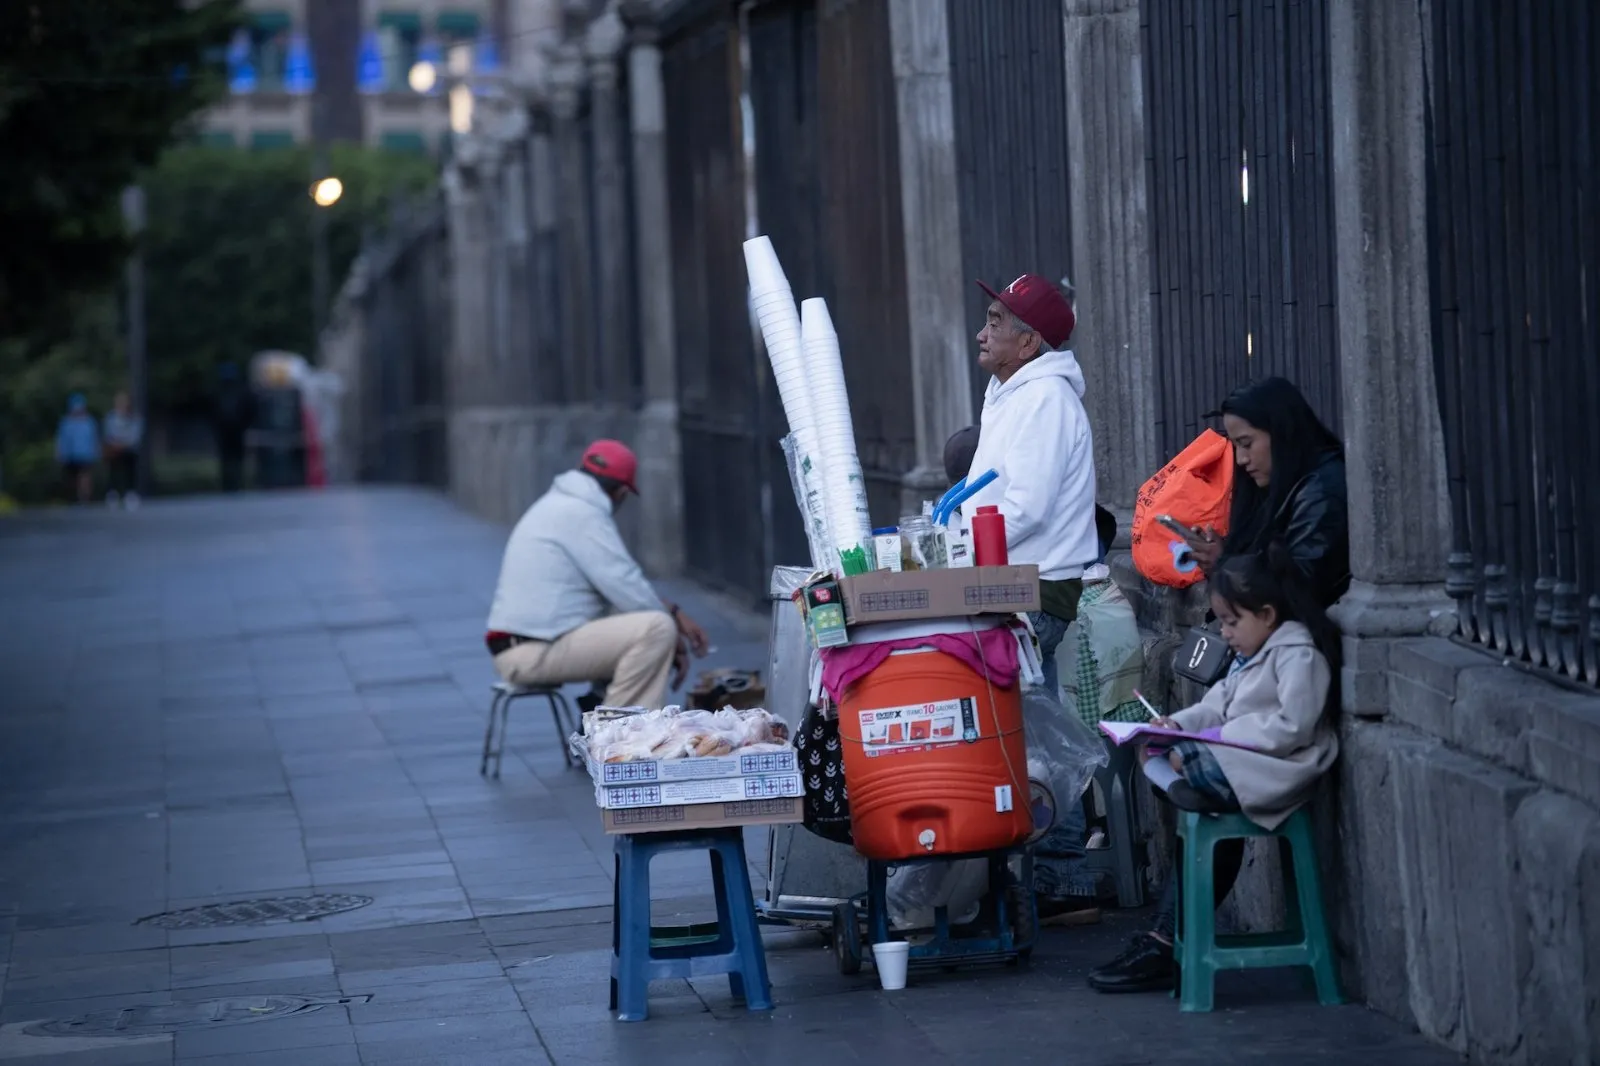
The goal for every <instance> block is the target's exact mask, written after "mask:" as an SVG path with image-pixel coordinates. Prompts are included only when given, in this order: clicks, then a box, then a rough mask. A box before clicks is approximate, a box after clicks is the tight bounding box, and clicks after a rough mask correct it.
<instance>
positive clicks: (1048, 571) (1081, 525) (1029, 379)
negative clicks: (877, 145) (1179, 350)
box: [962, 274, 1100, 686]
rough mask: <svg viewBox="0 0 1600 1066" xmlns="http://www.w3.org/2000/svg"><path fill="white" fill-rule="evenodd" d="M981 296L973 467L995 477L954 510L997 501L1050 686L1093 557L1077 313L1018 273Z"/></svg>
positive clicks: (970, 510) (1062, 296)
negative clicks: (981, 381)
mask: <svg viewBox="0 0 1600 1066" xmlns="http://www.w3.org/2000/svg"><path fill="white" fill-rule="evenodd" d="M978 285H979V287H981V288H982V289H983V291H984V292H986V293H988V294H989V297H990V300H991V302H990V304H989V312H988V321H987V322H986V323H985V324H984V327H983V330H982V331H981V332H979V334H978V365H979V366H981V367H983V369H985V370H987V371H988V372H989V373H990V374H993V375H994V377H993V379H992V380H991V381H990V382H989V388H988V389H987V391H985V393H984V397H983V417H982V419H981V420H980V422H979V434H978V448H977V451H976V452H975V453H974V454H973V457H972V471H973V473H975V474H981V473H982V472H983V471H985V470H989V469H993V470H994V471H995V472H996V473H997V474H998V475H999V476H998V477H997V478H996V479H995V480H994V481H993V482H991V483H990V484H989V486H988V487H987V488H985V489H984V490H983V491H982V492H979V493H978V494H977V495H976V496H973V497H972V498H971V499H970V500H968V501H967V502H966V504H965V505H964V506H963V508H962V513H963V516H964V517H965V518H966V520H967V521H968V522H970V520H971V516H972V515H974V514H976V513H977V509H978V508H979V507H984V506H990V505H998V506H999V508H1000V513H1001V514H1002V515H1004V516H1005V520H1006V549H1007V552H1008V554H1009V555H1010V558H1011V561H1012V562H1013V563H1033V564H1035V565H1037V566H1038V567H1039V582H1040V604H1041V606H1042V607H1043V610H1041V611H1039V612H1036V613H1035V614H1034V615H1033V616H1032V619H1031V620H1032V622H1033V624H1034V629H1035V631H1036V632H1037V633H1038V636H1039V644H1040V646H1041V648H1042V649H1043V651H1044V654H1045V656H1046V663H1045V669H1046V675H1047V678H1046V684H1047V685H1051V686H1053V685H1054V684H1055V683H1056V682H1057V681H1058V678H1057V668H1056V663H1055V655H1054V651H1055V646H1056V645H1057V644H1059V643H1060V642H1061V638H1062V636H1063V635H1065V633H1066V631H1067V626H1068V625H1070V624H1071V623H1072V620H1073V619H1074V618H1075V617H1076V616H1077V608H1078V597H1079V595H1080V594H1081V593H1082V591H1083V569H1084V567H1086V566H1088V565H1090V564H1091V563H1093V562H1094V561H1095V560H1096V559H1098V558H1099V557H1100V545H1099V537H1098V533H1097V532H1096V529H1095V520H1094V491H1095V476H1094V439H1093V437H1092V436H1091V434H1090V431H1089V415H1088V412H1086V411H1085V410H1084V407H1083V388H1084V386H1083V371H1082V370H1081V369H1080V368H1079V366H1078V360H1077V359H1076V358H1074V357H1073V354H1072V353H1071V352H1070V351H1067V350H1066V345H1067V341H1068V339H1070V338H1071V336H1072V330H1073V327H1074V326H1075V325H1076V324H1077V317H1076V316H1075V315H1074V314H1073V311H1072V303H1071V301H1070V300H1069V298H1068V297H1067V295H1066V293H1064V292H1063V291H1062V290H1061V289H1060V288H1059V287H1058V286H1057V285H1056V284H1055V283H1054V282H1051V281H1047V280H1046V279H1044V278H1042V277H1040V276H1039V275H1037V274H1024V275H1022V277H1020V278H1018V279H1017V280H1016V281H1013V282H1012V283H1011V284H1010V285H1007V286H1006V287H1005V288H1004V289H1002V290H1000V291H998V292H997V291H995V290H994V289H991V288H989V286H987V285H985V284H983V282H981V281H980V282H979V283H978Z"/></svg>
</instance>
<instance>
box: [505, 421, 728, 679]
mask: <svg viewBox="0 0 1600 1066" xmlns="http://www.w3.org/2000/svg"><path fill="white" fill-rule="evenodd" d="M638 469H639V461H638V458H637V457H636V456H635V455H634V454H633V450H632V449H630V448H629V447H628V446H627V445H625V444H623V443H621V442H620V441H614V440H597V441H595V442H594V443H593V444H591V445H589V447H587V448H585V449H584V453H583V459H582V460H581V461H580V462H579V464H578V469H576V470H569V471H567V472H566V473H564V474H560V475H558V476H557V477H556V479H555V481H554V482H553V483H552V484H551V486H550V491H548V492H546V493H545V494H544V495H543V496H541V497H539V498H538V499H537V500H535V501H534V503H533V506H532V507H529V508H528V510H527V512H526V513H525V514H523V516H522V519H521V520H520V521H519V522H518V523H517V525H516V528H515V529H513V530H512V531H511V539H510V540H509V541H508V542H507V543H506V551H505V557H504V559H503V561H502V562H501V564H500V581H499V583H498V584H497V585H496V586H495V590H494V603H493V605H492V606H491V607H490V609H489V627H488V628H489V632H488V634H487V637H486V643H487V644H488V646H489V652H490V654H491V655H493V656H494V667H495V670H496V671H498V672H499V674H500V676H501V677H503V678H505V679H506V680H507V681H510V682H512V683H513V684H518V685H540V684H544V685H554V684H565V683H567V682H572V681H592V682H601V681H604V682H609V687H608V688H607V689H606V693H605V702H606V703H607V704H608V705H610V706H613V707H636V706H637V707H660V706H661V704H662V701H663V700H664V699H665V698H666V695H667V688H668V681H669V677H670V674H671V673H672V670H673V666H674V664H675V663H676V664H677V666H678V669H679V671H680V672H681V670H682V668H683V665H684V663H685V662H686V659H685V657H684V655H683V652H682V647H683V645H684V644H687V645H688V647H689V648H690V649H692V650H693V652H694V654H696V655H704V654H705V653H706V643H707V641H706V634H705V630H703V629H701V628H700V627H699V626H698V625H696V624H695V622H694V620H693V619H691V618H690V617H689V616H688V615H687V614H685V613H684V612H683V611H682V610H681V609H680V608H679V607H677V606H676V605H674V604H672V603H669V602H667V601H666V600H664V599H662V598H661V597H660V596H658V595H657V594H656V591H655V590H654V589H653V588H651V587H650V582H649V581H647V580H645V576H644V572H643V571H642V570H640V569H639V564H638V563H637V562H635V561H634V558H633V556H632V555H631V554H630V553H629V552H628V548H627V545H625V544H623V542H622V534H621V532H620V531H619V530H618V529H617V523H616V520H615V519H614V518H613V517H612V515H613V513H614V512H615V511H616V509H617V508H618V507H621V506H622V503H623V501H624V500H626V499H627V498H628V497H629V496H630V495H633V494H635V493H637V492H638V487H637V485H636V483H635V478H636V476H637V474H638Z"/></svg>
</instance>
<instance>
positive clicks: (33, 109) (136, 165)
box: [0, 0, 242, 339]
mask: <svg viewBox="0 0 1600 1066" xmlns="http://www.w3.org/2000/svg"><path fill="white" fill-rule="evenodd" d="M241 17H242V16H241V14H240V4H239V0H200V2H190V0H5V2H4V3H0V233H3V234H4V235H5V242H6V245H7V248H8V254H6V255H5V256H0V336H7V337H17V336H21V335H24V334H32V335H34V336H35V337H39V338H52V339H55V338H59V337H60V336H61V335H63V334H64V332H65V330H66V321H67V316H68V314H69V312H70V309H71V306H72V301H73V299H74V298H75V297H76V296H77V295H78V294H82V293H85V292H90V291H93V290H95V289H97V288H99V287H101V286H103V285H104V284H105V283H107V282H108V281H109V280H110V279H111V278H112V277H113V276H114V275H115V273H116V271H117V270H118V268H119V267H120V266H121V264H122V260H123V254H124V252H125V249H126V244H125V238H124V234H123V224H122V219H121V213H120V205H119V197H120V193H121V190H122V189H123V187H124V186H126V185H127V184H128V183H129V182H131V181H132V180H133V179H134V177H135V176H136V175H137V174H138V173H139V172H140V171H141V170H142V169H144V168H146V167H148V166H150V165H152V164H153V163H154V162H155V161H156V159H157V157H158V156H159V154H160V153H161V151H162V149H164V148H165V147H166V146H167V145H168V144H170V143H172V141H173V140H174V138H175V137H178V136H181V134H182V132H183V130H184V127H185V126H186V124H187V123H189V121H190V120H191V119H192V118H193V117H194V116H195V115H196V114H197V113H198V112H199V111H201V109H203V108H204V107H205V106H206V105H207V104H208V103H210V102H211V101H212V100H213V99H215V98H216V96H217V94H218V93H219V92H220V90H221V87H222V79H221V74H220V72H219V71H218V69H217V68H216V65H215V64H214V63H212V62H210V61H209V60H208V57H210V56H212V55H215V54H216V53H217V52H218V51H219V50H221V49H222V48H223V47H225V45H226V43H227V40H228V38H229V36H230V34H231V33H232V32H233V30H234V28H235V27H236V26H237V25H239V24H240V19H241Z"/></svg>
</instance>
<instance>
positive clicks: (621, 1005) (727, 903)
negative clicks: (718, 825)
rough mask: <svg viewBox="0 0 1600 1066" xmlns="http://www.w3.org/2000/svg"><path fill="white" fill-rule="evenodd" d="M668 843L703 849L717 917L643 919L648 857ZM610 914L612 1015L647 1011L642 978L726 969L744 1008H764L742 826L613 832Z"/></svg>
mask: <svg viewBox="0 0 1600 1066" xmlns="http://www.w3.org/2000/svg"><path fill="white" fill-rule="evenodd" d="M669 851H709V852H710V853H711V886H712V890H713V891H714V892H715V894H716V898H717V920H716V921H715V922H706V923H703V924H700V925H688V926H652V925H651V924H650V860H651V859H653V858H654V857H655V856H657V855H660V854H663V853H664V852H669ZM616 868H617V869H616V874H617V876H616V881H615V884H614V886H613V896H612V899H613V902H614V907H613V910H612V917H611V1009H612V1010H614V1011H617V1020H618V1021H624V1022H642V1021H644V1020H645V1019H646V1018H647V1017H649V1015H650V1004H649V1000H650V982H651V981H663V980H667V979H670V978H674V977H683V978H687V977H706V976H709V975H711V974H719V973H725V974H727V975H728V986H729V988H731V989H732V990H733V997H734V998H735V999H742V1000H744V1001H745V1006H747V1007H749V1008H750V1009H751V1010H771V1009H772V986H771V984H770V983H769V982H768V981H767V953H766V949H765V948H764V947H763V946H762V944H761V929H760V927H759V926H758V925H757V924H756V908H755V899H754V898H753V896H752V895H751V892H750V871H749V870H748V869H747V868H746V866H745V860H744V830H742V829H741V828H739V827H738V826H730V827H728V828H724V829H691V830H684V831H682V832H675V833H638V834H633V835H626V836H619V837H617V838H616Z"/></svg>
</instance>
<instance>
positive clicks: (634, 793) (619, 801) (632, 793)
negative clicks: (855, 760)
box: [594, 773, 805, 810]
mask: <svg viewBox="0 0 1600 1066" xmlns="http://www.w3.org/2000/svg"><path fill="white" fill-rule="evenodd" d="M804 791H805V788H804V786H802V785H801V783H800V775H799V774H797V773H796V774H770V775H768V776H766V777H716V778H710V779H708V780H702V781H661V782H655V783H647V784H637V785H619V786H614V787H611V788H605V787H601V788H597V789H595V790H594V800H595V802H596V803H598V804H599V805H600V806H601V807H603V808H605V809H607V810H617V809H620V808H623V807H671V806H677V805H680V804H688V803H728V802H732V801H733V800H756V799H784V798H787V797H790V796H799V795H801V794H802V793H803V792H804Z"/></svg>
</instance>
